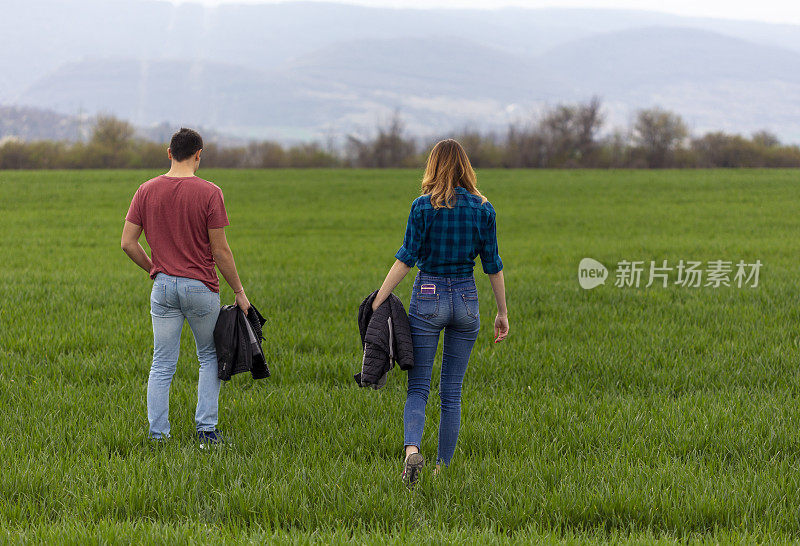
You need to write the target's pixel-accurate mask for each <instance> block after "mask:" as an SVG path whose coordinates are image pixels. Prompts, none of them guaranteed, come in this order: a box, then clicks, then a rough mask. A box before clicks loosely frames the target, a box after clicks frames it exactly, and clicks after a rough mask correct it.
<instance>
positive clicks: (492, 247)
mask: <svg viewBox="0 0 800 546" xmlns="http://www.w3.org/2000/svg"><path fill="white" fill-rule="evenodd" d="M484 206H485V207H486V208H487V212H488V213H487V214H486V218H485V220H486V223H485V225H484V230H483V246H482V247H481V266H482V267H483V272H484V273H486V274H487V275H492V274H493V273H498V272H500V271H501V270H502V269H503V260H501V259H500V251H499V249H498V248H497V223H496V215H495V212H494V208H493V207H492V205H490V204H489V203H486V204H485V205H484Z"/></svg>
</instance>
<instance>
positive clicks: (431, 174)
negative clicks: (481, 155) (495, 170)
mask: <svg viewBox="0 0 800 546" xmlns="http://www.w3.org/2000/svg"><path fill="white" fill-rule="evenodd" d="M476 182H477V177H476V176H475V171H474V170H473V168H472V165H471V164H470V162H469V158H468V157H467V152H465V151H464V148H463V147H462V146H461V144H459V143H458V142H457V141H455V140H453V139H452V138H448V139H447V140H442V141H440V142H438V143H437V144H436V146H434V147H433V150H431V155H429V156H428V164H427V166H426V167H425V175H424V176H423V177H422V195H430V196H431V205H433V208H435V209H439V208H442V207H447V208H452V207H453V204H454V203H453V197H454V196H455V193H456V188H457V187H458V186H461V187H462V188H464V189H465V190H467V191H468V192H469V193H471V194H472V195H477V196H478V197H480V198H481V203H485V202H486V198H485V197H484V196H483V195H482V194H481V192H479V191H478V188H477V186H476V185H475V184H476Z"/></svg>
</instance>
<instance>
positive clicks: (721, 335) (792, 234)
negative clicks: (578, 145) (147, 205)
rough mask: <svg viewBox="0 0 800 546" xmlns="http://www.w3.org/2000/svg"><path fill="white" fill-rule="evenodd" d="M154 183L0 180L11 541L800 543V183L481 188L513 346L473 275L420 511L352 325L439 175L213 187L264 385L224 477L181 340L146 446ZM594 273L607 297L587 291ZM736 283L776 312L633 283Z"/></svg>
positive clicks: (95, 174)
mask: <svg viewBox="0 0 800 546" xmlns="http://www.w3.org/2000/svg"><path fill="white" fill-rule="evenodd" d="M155 174H157V173H155V172H151V171H147V172H146V171H86V172H79V171H74V172H57V171H56V172H53V171H51V172H0V233H2V238H1V239H0V255H2V261H3V267H2V268H1V269H0V295H2V303H1V304H0V305H1V306H2V307H0V327H1V330H0V461H2V464H3V468H2V470H1V471H0V542H7V541H12V542H16V541H21V542H28V541H41V542H63V541H71V542H85V541H94V542H97V541H101V542H104V541H108V542H147V541H150V542H167V543H187V542H213V543H217V542H231V543H237V542H247V541H253V542H267V541H272V540H275V541H282V542H290V543H306V542H320V543H328V542H343V541H352V542H357V543H363V542H384V541H392V542H406V541H409V542H417V543H431V542H434V543H447V542H469V543H476V544H478V543H480V544H482V543H487V542H519V543H525V542H531V541H567V542H572V541H578V542H582V541H595V540H599V541H608V540H611V541H629V540H630V541H634V542H643V543H645V542H646V543H649V542H652V541H657V540H659V541H663V542H671V541H674V540H687V539H688V540H715V541H722V542H727V541H738V542H751V541H772V540H780V541H795V540H800V386H799V382H800V306H799V305H798V286H800V271H799V270H798V269H799V268H798V263H800V214H798V212H799V211H800V179H798V172H797V171H671V172H646V171H640V172H606V171H602V172H600V171H559V172H555V171H482V172H479V173H478V181H479V187H480V188H481V189H482V190H483V192H484V193H485V194H486V195H487V197H488V198H489V199H490V200H491V201H492V202H493V204H494V206H495V208H496V210H497V213H498V215H497V218H498V235H499V241H500V253H501V256H502V257H503V260H504V262H505V267H506V269H505V276H506V283H507V290H508V299H509V313H510V320H511V334H510V336H509V339H508V341H507V342H505V343H503V344H499V345H495V344H494V343H492V332H491V323H492V319H493V317H494V302H493V300H492V298H491V289H490V286H489V282H488V279H487V278H486V276H485V275H483V274H482V272H481V269H480V266H477V267H476V277H477V282H478V288H479V293H480V297H481V318H482V331H481V334H480V337H479V340H478V342H477V344H476V347H475V350H474V352H473V354H472V358H471V360H470V368H469V370H468V372H467V376H466V378H465V386H464V397H463V417H462V429H461V436H460V439H459V444H458V449H457V451H456V455H455V457H454V459H453V464H452V466H451V467H450V468H449V469H447V470H446V471H445V472H443V473H442V474H440V475H438V476H433V475H432V474H431V472H430V467H428V468H426V471H425V473H424V474H423V476H422V478H421V483H420V484H419V486H418V487H417V489H415V490H414V491H413V492H408V491H407V490H406V489H405V488H404V487H403V485H402V483H401V481H400V472H401V466H402V462H401V461H402V455H401V450H402V411H403V402H404V400H405V384H406V378H405V374H404V373H403V372H401V371H400V370H394V371H393V372H392V374H391V376H390V378H389V382H388V384H387V385H386V387H385V388H384V389H382V390H380V391H373V390H368V389H360V388H358V387H357V386H356V384H355V382H354V381H353V378H352V375H353V373H355V372H356V371H357V369H358V368H359V366H360V363H361V352H360V342H359V337H358V328H357V324H356V312H357V307H358V304H359V303H360V302H361V300H362V299H363V298H364V296H366V295H367V294H368V293H369V292H370V291H372V290H374V289H376V288H377V287H378V286H379V285H380V283H381V281H382V280H383V277H384V275H385V273H386V271H387V269H388V267H389V266H390V265H391V263H392V262H393V261H394V257H393V255H394V252H395V251H396V250H397V248H398V247H399V246H400V243H401V242H402V236H403V230H404V228H405V222H406V218H407V215H408V208H409V205H410V203H411V201H412V199H413V198H414V197H415V196H416V195H417V192H418V180H419V178H420V176H421V171H419V170H416V171H402V170H397V171H348V170H335V171H314V170H309V171H300V170H296V171H293V170H289V171H280V170H278V171H226V170H213V171H212V170H201V171H200V172H199V173H198V174H200V175H201V176H203V177H206V178H208V179H210V180H212V181H214V182H215V183H217V184H218V185H219V186H221V187H222V188H223V190H224V192H225V197H226V205H227V208H228V213H229V217H230V220H231V224H232V225H231V226H230V227H229V228H228V240H229V241H230V243H231V247H232V249H233V251H234V255H235V257H236V260H237V264H238V267H239V271H240V273H241V275H242V280H243V282H244V284H245V286H246V287H247V293H248V296H249V297H250V300H251V301H252V302H253V303H255V304H256V305H257V306H258V307H259V309H260V310H261V311H262V312H263V314H264V315H265V316H266V317H267V318H268V322H267V325H266V327H265V334H266V338H267V339H266V342H265V344H264V348H265V352H266V353H267V355H268V359H269V365H270V368H271V370H272V373H273V375H272V377H271V378H269V379H266V380H261V381H258V382H254V381H253V380H252V379H251V378H250V377H249V375H240V376H236V377H234V379H233V381H231V382H230V383H226V384H224V385H223V388H222V394H221V397H220V428H221V429H222V430H223V431H224V433H225V434H226V436H227V438H228V439H229V440H230V441H232V442H233V445H232V446H228V447H225V448H222V449H218V450H214V451H212V452H207V451H200V450H199V449H198V447H197V445H196V442H195V440H194V435H193V433H194V422H193V416H194V405H195V401H196V386H197V363H196V357H195V355H194V344H193V340H192V337H191V333H190V331H189V328H188V327H185V328H184V332H183V339H182V353H181V358H180V361H179V363H178V371H177V373H176V375H175V379H174V381H173V384H172V391H171V393H172V394H171V404H170V406H171V420H172V428H173V431H172V432H173V438H172V440H171V441H170V442H169V443H168V444H167V445H165V446H163V447H154V446H152V445H150V443H149V442H148V440H147V438H146V433H147V417H146V400H145V393H146V384H147V374H148V370H149V366H150V358H151V351H152V331H151V325H150V316H149V293H150V280H149V279H148V277H147V275H145V274H144V273H143V272H142V271H141V270H139V269H138V268H137V267H136V266H135V265H134V264H133V263H132V262H130V261H129V260H128V258H127V257H126V256H125V255H124V253H123V252H122V251H121V250H120V248H119V237H120V233H121V229H122V224H123V218H124V215H125V212H126V211H127V207H128V204H129V202H130V198H131V197H132V195H133V193H134V191H135V190H136V187H137V186H138V184H140V183H141V182H143V181H144V180H146V179H147V178H149V177H151V176H153V175H155ZM584 257H592V258H595V259H597V260H599V261H600V262H602V263H603V264H605V265H606V266H607V267H608V268H609V274H610V277H609V279H608V280H607V281H606V284H605V285H604V286H599V287H597V288H595V289H593V290H583V289H581V288H580V286H579V284H578V263H579V261H580V260H581V259H582V258H584ZM718 259H722V260H729V261H733V262H734V263H735V262H737V261H738V260H740V259H742V260H745V261H746V262H747V263H752V262H755V260H760V261H761V262H762V263H763V266H762V269H761V271H760V279H759V285H758V287H756V288H752V287H749V286H745V287H742V288H739V287H737V286H731V287H725V286H723V287H720V288H713V287H710V286H708V287H699V288H688V287H683V286H679V285H675V284H674V280H675V277H674V272H673V276H672V277H670V285H669V286H668V287H663V286H661V285H660V284H659V285H657V286H652V287H650V288H644V287H643V286H641V287H639V288H635V287H616V286H614V275H615V266H616V264H617V263H618V262H620V261H622V260H630V261H633V260H641V261H645V262H646V263H647V264H649V262H650V260H656V261H658V262H659V263H660V262H661V261H662V260H668V262H669V263H670V264H676V263H677V262H678V261H679V260H697V261H702V262H708V261H711V260H718ZM645 275H646V272H645ZM412 277H413V273H412V274H411V275H409V277H407V278H406V280H405V281H404V282H403V283H402V284H401V285H400V286H399V287H398V289H397V291H396V293H397V294H398V295H399V296H400V297H401V299H402V300H403V301H404V303H406V305H407V304H408V300H409V295H410V286H411V281H412ZM644 280H646V279H643V283H642V285H644V284H645V282H644ZM223 284H224V283H223ZM222 297H223V301H224V302H225V303H231V302H232V301H233V294H232V292H231V290H230V288H228V287H227V286H224V287H223V291H222ZM436 370H438V366H437V368H435V377H436V376H437V375H438V374H437V373H436ZM437 384H438V380H434V388H433V392H432V393H431V398H430V401H429V403H428V425H427V427H426V430H425V437H424V441H423V446H422V450H423V453H424V454H425V455H427V457H428V459H429V460H431V459H432V458H433V456H434V454H435V450H436V430H437V421H438V396H437V391H436V385H437Z"/></svg>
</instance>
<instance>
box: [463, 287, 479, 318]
mask: <svg viewBox="0 0 800 546" xmlns="http://www.w3.org/2000/svg"><path fill="white" fill-rule="evenodd" d="M461 299H462V301H463V302H464V307H465V308H466V310H467V315H469V316H471V317H473V318H477V317H478V316H480V309H479V306H478V293H477V292H462V293H461Z"/></svg>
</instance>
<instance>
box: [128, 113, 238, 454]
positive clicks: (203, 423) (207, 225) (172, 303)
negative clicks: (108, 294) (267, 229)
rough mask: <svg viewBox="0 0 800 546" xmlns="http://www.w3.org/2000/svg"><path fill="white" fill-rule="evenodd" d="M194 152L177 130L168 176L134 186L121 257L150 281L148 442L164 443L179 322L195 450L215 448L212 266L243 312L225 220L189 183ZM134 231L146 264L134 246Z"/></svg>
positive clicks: (191, 139) (207, 188) (198, 181)
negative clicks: (190, 373) (192, 362)
mask: <svg viewBox="0 0 800 546" xmlns="http://www.w3.org/2000/svg"><path fill="white" fill-rule="evenodd" d="M202 151H203V139H202V138H201V137H200V135H199V134H198V133H197V132H195V131H192V130H191V129H181V130H180V131H178V132H177V133H175V134H174V135H172V140H171V141H170V144H169V149H168V150H167V156H168V157H169V159H170V160H171V161H172V166H171V168H170V170H169V172H167V174H165V175H161V176H158V177H156V178H153V179H152V180H148V181H147V182H145V183H144V184H142V185H141V186H139V189H138V190H136V194H135V195H134V196H133V201H132V202H131V206H130V209H129V210H128V214H127V216H126V218H125V227H124V228H123V230H122V250H124V251H125V253H126V254H127V255H128V257H129V258H130V259H131V260H133V262H134V263H136V265H138V266H139V267H141V268H142V269H144V270H145V271H147V272H148V273H149V274H150V278H152V279H154V283H153V290H152V293H151V295H150V314H151V315H152V319H153V363H152V366H151V368H150V379H149V381H148V383H147V418H148V420H149V421H150V438H151V439H154V440H166V439H167V438H169V431H170V426H169V386H170V383H171V382H172V376H173V374H174V373H175V367H176V365H177V362H178V351H179V348H180V340H181V330H182V329H183V322H184V320H187V321H188V322H189V327H190V328H191V329H192V333H193V334H194V340H195V344H196V346H197V358H198V360H199V361H200V375H199V380H198V384H197V411H196V413H195V424H196V428H197V436H198V439H199V440H200V445H201V447H203V446H205V445H206V444H218V443H220V442H221V441H222V436H221V435H220V433H219V431H218V430H217V407H218V402H219V387H220V380H219V378H218V377H217V354H216V348H215V347H214V326H215V325H216V322H217V316H218V315H219V279H218V278H217V273H216V271H215V269H214V265H215V264H216V266H217V267H218V268H219V270H220V272H221V273H222V276H223V277H225V280H226V281H227V282H228V284H229V285H230V286H231V288H233V291H234V294H235V295H236V305H238V306H239V307H240V308H242V309H243V310H244V312H245V313H247V310H248V309H249V308H250V302H249V301H248V300H247V296H246V295H245V293H244V287H242V283H241V281H240V280H239V274H238V273H237V271H236V264H235V263H234V261H233V254H232V253H231V249H230V247H229V246H228V241H227V240H226V238H225V226H227V225H228V215H227V212H226V211H225V204H224V202H223V197H222V190H220V189H219V187H217V186H215V185H214V184H212V183H211V182H208V181H207V180H203V179H202V178H198V177H197V176H195V173H196V172H197V168H198V167H199V166H200V154H201V153H202ZM142 231H144V234H145V237H146V238H147V243H148V244H149V245H150V251H151V254H152V260H151V258H150V257H149V256H148V255H147V253H146V252H145V251H144V249H143V248H142V246H141V245H140V244H139V237H140V235H141V234H142Z"/></svg>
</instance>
